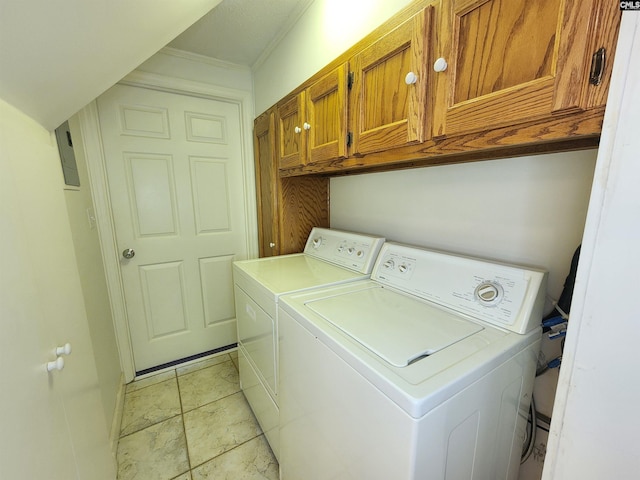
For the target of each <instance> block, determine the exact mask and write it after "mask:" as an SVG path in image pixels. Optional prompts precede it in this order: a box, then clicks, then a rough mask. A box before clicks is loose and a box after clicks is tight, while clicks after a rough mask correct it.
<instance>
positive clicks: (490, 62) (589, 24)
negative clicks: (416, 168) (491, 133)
mask: <svg viewBox="0 0 640 480" xmlns="http://www.w3.org/2000/svg"><path fill="white" fill-rule="evenodd" d="M601 3H602V6H603V7H604V2H601V0H582V1H580V2H572V1H569V0H442V9H441V16H440V28H439V31H438V37H439V38H438V42H437V44H436V48H435V58H434V60H435V59H436V58H438V57H442V58H443V59H444V60H445V61H446V63H447V67H446V70H445V71H442V72H440V73H435V72H434V75H435V79H436V105H435V108H434V112H433V116H434V121H433V135H434V136H436V137H439V136H443V135H447V136H450V135H454V134H458V133H466V132H473V131H479V130H489V129H491V128H496V127H502V126H508V125H512V124H516V123H521V122H526V121H535V120H537V119H541V118H544V117H550V116H554V115H562V114H567V113H573V112H578V111H581V110H584V109H587V108H589V107H591V106H592V105H591V104H590V96H593V93H592V92H591V91H590V88H591V87H590V84H589V74H590V69H591V63H592V54H593V53H594V52H595V48H594V50H593V51H588V49H589V48H590V47H591V45H592V44H594V41H593V38H594V35H595V36H597V35H596V30H597V29H598V21H600V20H602V18H599V16H600V15H601V13H605V12H604V10H606V9H607V8H608V9H609V11H608V12H607V13H606V15H605V16H607V15H608V16H609V17H610V16H611V15H610V14H611V13H612V11H611V9H610V7H605V8H604V9H603V8H600V6H601V5H600V4H601ZM610 3H611V4H612V5H613V3H615V2H610ZM614 13H615V12H614ZM609 17H608V18H609ZM614 34H615V32H614ZM611 47H613V45H611ZM596 48H597V47H596Z"/></svg>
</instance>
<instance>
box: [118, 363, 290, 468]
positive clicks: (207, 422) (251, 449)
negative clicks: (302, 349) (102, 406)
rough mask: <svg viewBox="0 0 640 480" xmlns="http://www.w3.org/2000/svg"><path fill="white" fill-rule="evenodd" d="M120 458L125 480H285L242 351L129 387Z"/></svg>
mask: <svg viewBox="0 0 640 480" xmlns="http://www.w3.org/2000/svg"><path fill="white" fill-rule="evenodd" d="M117 456H118V480H134V479H135V480H207V479H216V480H221V479H233V480H239V479H269V480H277V479H278V463H277V461H276V459H275V457H274V456H273V453H272V452H271V449H270V448H269V445H268V443H267V441H266V440H265V437H264V435H263V433H262V431H261V430H260V426H259V425H258V422H257V421H256V419H255V417H254V416H253V413H252V412H251V409H250V408H249V405H248V404H247V401H246V400H245V398H244V395H243V394H242V392H241V391H240V383H239V380H238V356H237V352H235V351H234V352H231V353H224V354H222V355H218V356H216V357H213V358H209V359H207V360H204V361H201V362H198V363H194V364H191V365H188V366H183V367H178V368H176V369H174V370H171V371H168V372H163V373H160V374H157V375H154V376H151V377H147V378H144V379H142V380H139V381H136V382H133V383H130V384H129V385H127V389H126V393H125V400H124V410H123V414H122V426H121V430H120V440H119V442H118V455H117Z"/></svg>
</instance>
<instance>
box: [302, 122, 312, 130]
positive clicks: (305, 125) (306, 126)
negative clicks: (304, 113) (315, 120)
mask: <svg viewBox="0 0 640 480" xmlns="http://www.w3.org/2000/svg"><path fill="white" fill-rule="evenodd" d="M302 128H304V129H305V130H309V129H310V128H311V125H309V124H308V123H307V122H304V125H302Z"/></svg>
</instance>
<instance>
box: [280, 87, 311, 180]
mask: <svg viewBox="0 0 640 480" xmlns="http://www.w3.org/2000/svg"><path fill="white" fill-rule="evenodd" d="M276 108H277V113H278V114H277V122H278V128H277V132H278V134H277V139H278V140H277V142H278V150H277V153H278V161H279V165H280V168H290V167H297V166H300V165H304V164H305V163H306V155H307V153H306V151H307V143H306V135H303V134H302V132H303V130H302V127H303V115H304V92H302V93H299V94H297V95H292V96H290V97H287V98H286V99H284V100H283V101H281V102H280V103H278V105H277V107H276Z"/></svg>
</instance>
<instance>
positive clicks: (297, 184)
mask: <svg viewBox="0 0 640 480" xmlns="http://www.w3.org/2000/svg"><path fill="white" fill-rule="evenodd" d="M280 180H281V185H282V202H281V212H280V221H281V225H280V254H287V253H298V252H302V250H304V245H305V242H306V240H307V238H308V236H309V233H310V232H311V228H313V227H316V226H317V227H328V226H329V179H328V178H325V177H289V178H282V179H280Z"/></svg>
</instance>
